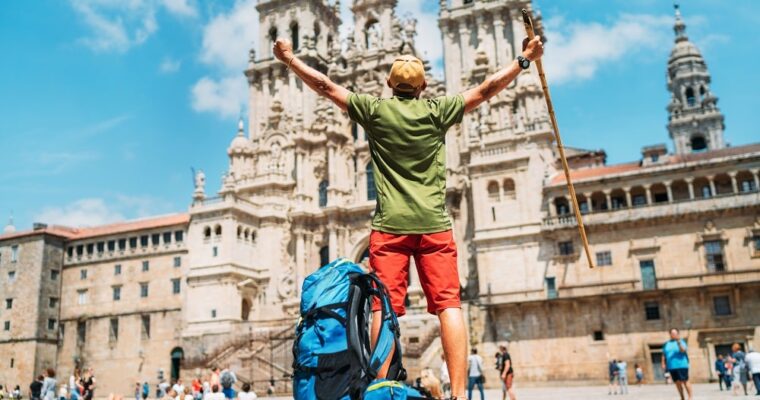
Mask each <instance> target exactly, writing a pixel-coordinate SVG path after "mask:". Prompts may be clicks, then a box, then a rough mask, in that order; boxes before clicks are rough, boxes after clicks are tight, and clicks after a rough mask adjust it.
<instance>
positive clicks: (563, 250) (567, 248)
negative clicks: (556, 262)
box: [558, 241, 574, 256]
mask: <svg viewBox="0 0 760 400" xmlns="http://www.w3.org/2000/svg"><path fill="white" fill-rule="evenodd" d="M558 246H559V255H561V256H569V255H572V254H573V253H574V250H573V242H572V241H566V242H559V243H558Z"/></svg>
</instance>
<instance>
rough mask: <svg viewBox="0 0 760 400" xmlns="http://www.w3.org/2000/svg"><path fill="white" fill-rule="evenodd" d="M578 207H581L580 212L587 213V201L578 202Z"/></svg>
mask: <svg viewBox="0 0 760 400" xmlns="http://www.w3.org/2000/svg"><path fill="white" fill-rule="evenodd" d="M578 207H579V208H580V209H581V213H583V214H586V213H588V203H586V202H585V201H583V202H581V203H578Z"/></svg>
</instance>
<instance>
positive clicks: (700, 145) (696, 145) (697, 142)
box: [691, 135, 707, 153]
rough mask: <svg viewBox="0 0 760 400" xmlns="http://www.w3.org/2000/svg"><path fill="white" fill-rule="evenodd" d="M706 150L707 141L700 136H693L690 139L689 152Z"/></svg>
mask: <svg viewBox="0 0 760 400" xmlns="http://www.w3.org/2000/svg"><path fill="white" fill-rule="evenodd" d="M705 150H707V141H706V140H705V137H704V136H702V135H694V136H692V137H691V151H692V152H694V153H699V152H702V151H705Z"/></svg>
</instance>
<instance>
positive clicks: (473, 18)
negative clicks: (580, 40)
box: [439, 0, 555, 296]
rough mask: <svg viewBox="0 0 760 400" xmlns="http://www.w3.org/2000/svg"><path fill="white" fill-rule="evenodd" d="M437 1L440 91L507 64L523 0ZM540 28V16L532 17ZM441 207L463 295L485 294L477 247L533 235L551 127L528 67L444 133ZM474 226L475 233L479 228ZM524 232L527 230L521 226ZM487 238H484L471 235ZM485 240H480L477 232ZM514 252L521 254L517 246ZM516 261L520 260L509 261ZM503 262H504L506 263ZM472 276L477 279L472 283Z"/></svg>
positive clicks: (549, 157) (513, 53)
mask: <svg viewBox="0 0 760 400" xmlns="http://www.w3.org/2000/svg"><path fill="white" fill-rule="evenodd" d="M448 3H449V4H447V2H446V1H441V2H440V4H441V10H440V18H439V26H440V28H441V33H442V35H443V43H444V65H445V74H446V91H447V93H449V94H455V93H460V92H462V91H463V90H465V89H467V88H470V87H473V86H476V85H478V84H480V83H481V82H483V80H484V79H485V78H486V77H488V76H489V75H490V74H492V73H494V72H496V71H497V70H499V69H500V68H503V67H504V66H506V65H508V64H509V63H511V62H512V61H513V60H514V59H515V58H516V57H517V56H518V55H519V54H520V53H521V52H522V41H523V38H524V37H525V36H526V33H525V28H524V25H523V22H522V16H521V13H520V10H521V9H522V8H527V9H530V8H531V4H530V1H509V2H478V1H463V0H452V1H450V2H448ZM535 22H536V27H537V33H538V34H542V29H541V20H540V17H537V18H536V20H535ZM446 141H447V146H448V150H447V163H448V166H449V171H450V174H449V182H448V187H449V191H448V206H449V209H450V211H451V212H452V214H453V216H454V219H455V224H454V226H455V234H456V235H457V237H458V239H459V240H460V243H462V244H466V245H460V247H459V251H460V257H459V262H460V265H459V270H460V278H461V280H462V282H463V283H464V284H465V285H466V287H467V293H468V295H470V296H476V295H477V294H478V293H481V294H485V293H486V292H487V291H488V290H489V284H488V283H486V281H485V280H484V278H483V277H482V276H480V277H479V272H478V266H477V262H476V257H477V255H476V254H477V252H478V251H479V250H478V249H479V248H480V246H490V245H491V244H489V242H491V243H492V242H493V241H494V240H497V239H498V240H519V238H518V237H517V236H523V237H524V235H526V234H531V235H532V234H537V233H538V232H539V230H540V226H541V220H542V218H543V215H544V214H543V213H544V208H545V205H542V199H541V190H542V183H543V179H544V178H545V177H547V176H549V175H551V174H553V171H554V168H555V164H554V160H555V157H554V154H553V147H552V134H551V128H550V124H549V118H548V114H547V112H546V107H545V105H544V100H543V94H542V91H541V87H540V84H539V81H538V75H537V72H536V71H535V67H531V69H530V70H525V71H523V72H522V73H521V74H520V75H519V77H518V78H517V80H516V82H515V83H513V84H512V85H511V86H510V87H509V88H508V89H506V90H504V91H502V92H501V93H499V94H498V95H497V96H496V97H494V98H493V99H491V100H490V101H489V102H487V103H484V104H483V105H481V106H480V108H479V109H478V110H475V111H473V112H471V113H468V114H466V115H465V117H464V121H463V123H462V124H461V125H459V126H458V127H455V128H452V129H451V130H449V132H448V134H447V138H446ZM479 231H481V232H479ZM529 232H532V233H529ZM482 235H485V236H483V238H486V237H487V240H486V241H482V240H480V243H477V242H478V241H479V240H478V239H477V238H478V237H479V236H482ZM484 240H485V239H484ZM515 257H522V255H521V253H520V252H519V251H516V252H515ZM515 262H516V264H519V263H520V262H521V261H518V260H515ZM506 265H509V263H506ZM479 282H480V283H479Z"/></svg>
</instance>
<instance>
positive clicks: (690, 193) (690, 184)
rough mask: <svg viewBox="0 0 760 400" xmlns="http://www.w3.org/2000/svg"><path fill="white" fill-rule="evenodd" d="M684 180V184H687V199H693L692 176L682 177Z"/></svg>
mask: <svg viewBox="0 0 760 400" xmlns="http://www.w3.org/2000/svg"><path fill="white" fill-rule="evenodd" d="M684 180H685V181H686V184H687V185H688V186H689V200H694V178H691V177H689V178H686V179H684Z"/></svg>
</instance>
